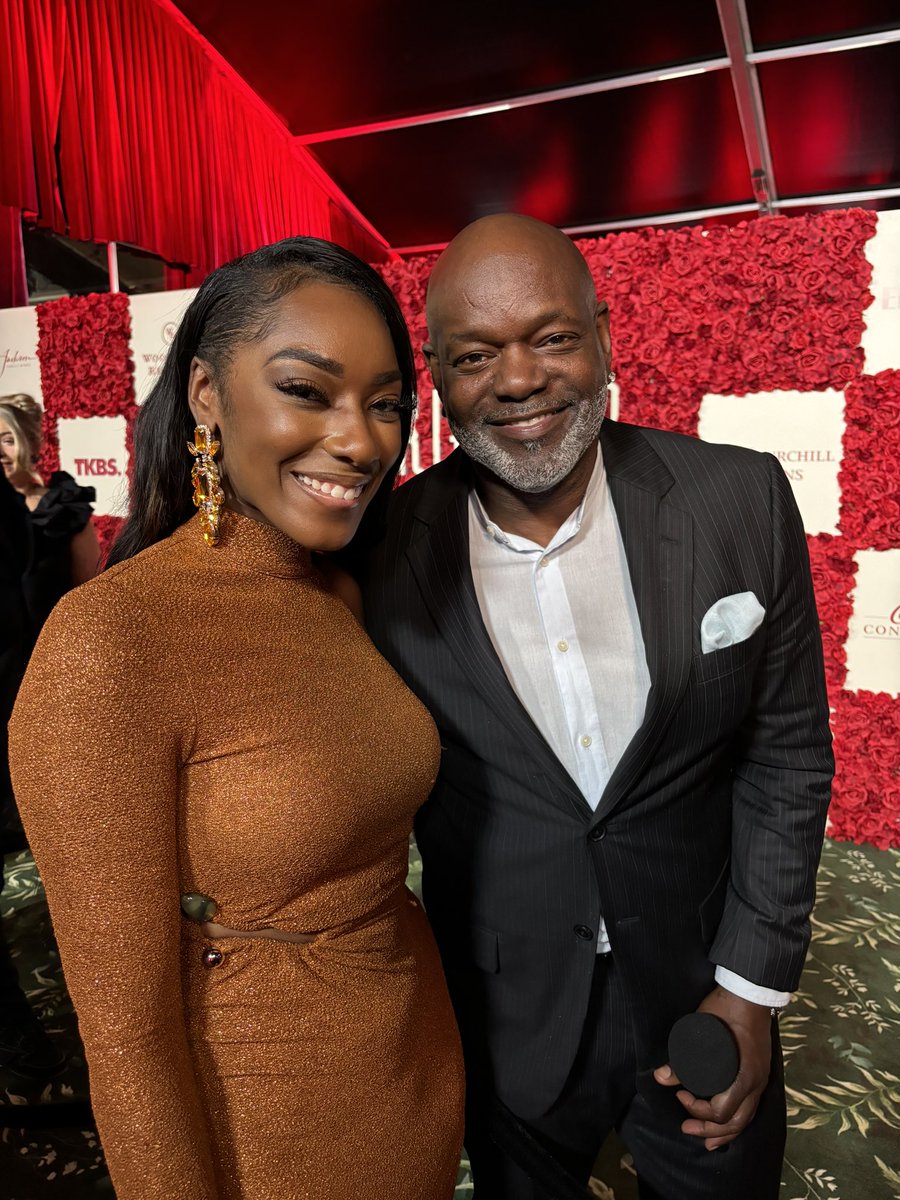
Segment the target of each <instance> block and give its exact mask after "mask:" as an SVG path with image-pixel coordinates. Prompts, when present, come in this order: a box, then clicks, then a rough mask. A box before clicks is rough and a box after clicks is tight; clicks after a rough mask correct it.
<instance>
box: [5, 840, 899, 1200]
mask: <svg viewBox="0 0 900 1200" xmlns="http://www.w3.org/2000/svg"><path fill="white" fill-rule="evenodd" d="M419 872H420V864H419V862H418V859H417V856H416V855H415V852H414V851H413V853H412V855H411V860H410V884H411V886H413V887H416V886H417V884H418V876H419ZM0 915H2V918H3V921H4V928H5V930H6V933H7V937H8V938H9V939H10V941H11V943H12V945H13V953H14V955H15V957H16V963H17V966H18V970H19V976H20V979H22V980H23V982H24V986H25V989H26V991H27V993H28V996H29V999H30V1001H31V1004H32V1007H33V1008H34V1010H35V1011H36V1012H37V1013H38V1015H39V1016H40V1017H41V1019H42V1021H43V1022H44V1025H45V1028H46V1029H47V1030H48V1032H49V1033H50V1034H51V1036H52V1037H53V1039H54V1040H55V1041H56V1042H57V1043H58V1044H59V1045H60V1046H61V1047H63V1048H64V1049H65V1050H66V1052H67V1054H68V1061H67V1064H66V1067H65V1068H64V1070H63V1071H62V1072H61V1073H60V1075H59V1076H58V1077H57V1078H56V1079H54V1080H53V1081H52V1082H51V1083H49V1084H46V1085H45V1086H35V1087H32V1088H29V1087H28V1086H24V1085H23V1084H22V1083H21V1081H19V1080H15V1079H13V1078H11V1077H6V1076H4V1075H3V1074H2V1073H0V1106H2V1107H0V1111H2V1113H3V1116H2V1117H0V1181H2V1182H0V1194H2V1196H3V1197H4V1198H5V1200H44V1197H47V1200H90V1198H97V1197H107V1200H109V1198H110V1197H112V1195H113V1193H112V1189H111V1188H110V1186H109V1180H108V1178H107V1176H106V1173H105V1171H104V1168H103V1158H102V1155H101V1152H100V1148H99V1145H98V1142H97V1136H96V1132H95V1131H94V1130H93V1128H92V1127H91V1124H90V1110H89V1106H88V1104H87V1079H86V1071H85V1066H84V1059H83V1057H82V1053H81V1047H80V1045H79V1042H78V1035H77V1026H76V1023H75V1018H74V1015H73V1013H72V1009H71V1005H70V1004H69V1001H68V997H67V996H66V993H65V988H64V986H63V983H62V977H61V972H60V968H59V957H58V955H57V952H56V948H55V945H54V943H53V938H52V934H51V932H50V926H49V920H48V917H47V910H46V906H45V904H44V900H43V893H42V891H41V886H40V880H39V879H38V877H37V873H36V871H35V869H34V864H33V863H32V861H31V859H30V857H29V856H28V854H27V853H20V854H17V855H14V856H11V858H9V859H8V860H7V881H6V887H5V889H4V891H3V895H2V902H0ZM898 948H900V856H898V855H897V853H896V852H885V851H878V850H873V849H871V848H869V847H858V846H850V845H847V844H845V843H835V842H827V843H826V845H825V851H824V854H823V857H822V866H821V869H820V871H819V900H818V904H817V907H816V911H815V914H814V917H813V940H812V946H811V949H810V954H809V958H808V960H807V965H806V970H805V972H804V975H803V980H802V982H801V988H800V991H799V992H798V993H797V995H796V997H795V999H794V1001H793V1003H792V1004H791V1006H790V1007H789V1008H788V1010H787V1013H786V1014H785V1015H784V1016H783V1017H782V1020H781V1037H782V1042H783V1045H784V1052H785V1058H786V1062H787V1068H786V1069H787V1086H788V1126H789V1130H788V1144H787V1155H786V1159H785V1167H784V1174H783V1178H782V1200H900V953H898ZM592 1190H593V1192H594V1194H595V1196H596V1197H598V1198H600V1200H636V1197H637V1187H636V1183H635V1179H634V1173H633V1171H632V1170H631V1169H630V1159H629V1158H628V1155H627V1154H626V1152H625V1150H624V1148H623V1147H622V1146H621V1145H619V1144H618V1143H617V1142H616V1140H615V1139H610V1141H609V1142H608V1143H607V1145H606V1146H605V1147H604V1150H603V1153H602V1154H601V1156H600V1159H599V1161H598V1165H597V1168H596V1173H595V1179H594V1180H593V1182H592ZM472 1193H473V1187H472V1181H471V1176H470V1174H469V1171H468V1167H467V1164H466V1163H465V1161H464V1162H463V1163H462V1164H461V1166H460V1173H459V1183H458V1186H457V1191H456V1200H471V1197H472ZM173 1200H175V1198H174V1197H173ZM285 1200H290V1197H287V1196H286V1197H285ZM348 1200H349V1198H348ZM354 1200H355V1198H354ZM423 1200H428V1198H427V1197H423ZM723 1200H726V1198H723Z"/></svg>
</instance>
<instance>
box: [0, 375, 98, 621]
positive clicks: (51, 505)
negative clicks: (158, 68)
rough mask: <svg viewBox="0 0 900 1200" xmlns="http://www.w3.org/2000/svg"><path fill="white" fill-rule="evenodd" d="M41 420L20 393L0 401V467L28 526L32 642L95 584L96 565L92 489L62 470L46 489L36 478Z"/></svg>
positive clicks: (25, 578) (27, 573)
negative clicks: (78, 591) (55, 614)
mask: <svg viewBox="0 0 900 1200" xmlns="http://www.w3.org/2000/svg"><path fill="white" fill-rule="evenodd" d="M41 415H42V413H41V406H40V405H39V404H38V403H37V401H36V400H34V399H33V397H31V396H28V395H26V394H25V393H24V392H19V393H17V394H16V395H12V396H0V466H2V467H3V473H4V475H5V476H6V478H7V480H8V481H9V483H11V484H12V486H13V487H14V488H15V490H16V491H17V492H18V493H19V495H20V496H22V497H23V499H24V501H25V506H26V508H27V509H28V513H29V518H30V520H29V523H30V525H31V541H32V549H31V558H30V562H29V564H28V566H27V568H26V571H25V575H24V576H23V580H22V587H23V590H24V593H25V603H26V607H27V609H28V615H29V618H30V624H31V630H32V638H33V639H34V638H37V635H38V633H39V632H40V630H41V626H42V625H43V624H44V621H45V620H46V619H47V617H48V616H49V615H50V610H51V609H52V608H53V606H54V605H55V604H56V602H57V601H58V600H59V599H60V598H61V597H62V596H64V595H65V593H66V592H67V591H69V589H70V588H73V587H77V586H78V584H80V583H86V582H87V581H88V580H89V579H93V577H94V576H95V575H96V574H97V571H98V569H99V566H100V546H99V544H98V542H97V534H96V531H95V530H94V526H93V525H92V524H91V511H92V510H91V501H92V500H94V499H95V498H96V494H95V492H94V489H93V488H89V487H88V488H84V487H80V486H79V485H78V484H77V483H76V482H75V480H74V479H73V478H72V476H71V475H69V474H67V473H66V472H65V471H54V472H53V474H52V475H51V476H50V478H49V480H48V481H47V483H46V484H45V483H44V481H43V479H42V478H41V476H40V474H39V473H38V470H37V460H38V456H39V455H40V452H41Z"/></svg>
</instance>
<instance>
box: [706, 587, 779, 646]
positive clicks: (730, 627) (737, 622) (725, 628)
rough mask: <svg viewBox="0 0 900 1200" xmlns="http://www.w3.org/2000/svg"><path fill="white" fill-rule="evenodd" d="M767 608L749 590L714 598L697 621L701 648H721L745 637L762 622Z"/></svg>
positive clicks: (743, 639) (733, 644)
mask: <svg viewBox="0 0 900 1200" xmlns="http://www.w3.org/2000/svg"><path fill="white" fill-rule="evenodd" d="M765 615H766V610H765V609H764V608H763V606H762V605H761V604H760V602H759V601H758V600H757V598H756V597H755V596H754V595H753V593H752V592H737V593H735V595H734V596H723V597H722V599H721V600H717V601H716V602H715V604H714V605H713V606H712V608H710V609H709V611H708V612H707V614H706V616H705V617H704V618H703V620H702V621H701V623H700V648H701V650H702V651H703V653H704V654H709V653H710V651H711V650H724V649H725V647H726V646H735V645H737V643H738V642H743V641H746V640H747V638H748V637H749V636H750V634H751V633H753V632H754V631H755V630H757V629H758V628H759V627H760V625H761V624H762V619H763V617H764V616H765Z"/></svg>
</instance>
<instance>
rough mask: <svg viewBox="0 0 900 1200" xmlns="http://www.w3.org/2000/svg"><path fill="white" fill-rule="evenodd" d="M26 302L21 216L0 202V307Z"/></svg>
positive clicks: (15, 210) (12, 306) (15, 306)
mask: <svg viewBox="0 0 900 1200" xmlns="http://www.w3.org/2000/svg"><path fill="white" fill-rule="evenodd" d="M27 303H28V282H27V280H26V278H25V256H24V255H23V253H22V217H21V214H20V213H19V210H18V209H17V208H7V206H6V205H5V204H0V308H19V307H21V306H22V305H24V304H27Z"/></svg>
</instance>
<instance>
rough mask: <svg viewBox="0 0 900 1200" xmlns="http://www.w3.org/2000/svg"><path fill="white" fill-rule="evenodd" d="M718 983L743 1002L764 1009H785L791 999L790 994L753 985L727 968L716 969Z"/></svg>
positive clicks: (756, 984)
mask: <svg viewBox="0 0 900 1200" xmlns="http://www.w3.org/2000/svg"><path fill="white" fill-rule="evenodd" d="M716 983H718V984H719V986H720V987H723V988H725V990H726V991H728V992H733V993H734V994H735V996H740V998H741V999H742V1000H749V1001H750V1003H751V1004H761V1005H762V1006H763V1008H784V1006H785V1005H786V1004H787V1003H788V1001H789V1000H790V998H791V993H790V992H776V991H775V990H774V989H773V988H767V987H760V986H759V984H758V983H751V982H750V981H749V979H744V978H743V976H741V975H735V973H734V971H729V970H728V968H727V967H716Z"/></svg>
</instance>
